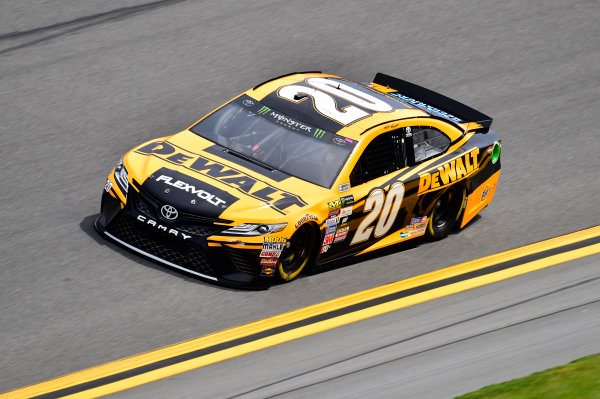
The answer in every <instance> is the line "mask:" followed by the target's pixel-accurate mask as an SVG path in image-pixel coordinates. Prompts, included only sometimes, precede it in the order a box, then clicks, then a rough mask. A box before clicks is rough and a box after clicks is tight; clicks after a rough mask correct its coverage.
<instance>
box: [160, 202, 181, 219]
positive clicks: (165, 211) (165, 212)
mask: <svg viewBox="0 0 600 399" xmlns="http://www.w3.org/2000/svg"><path fill="white" fill-rule="evenodd" d="M160 214H161V215H162V216H163V217H164V218H165V219H167V220H175V219H177V216H179V214H178V213H177V209H175V207H174V206H171V205H163V206H162V208H160Z"/></svg>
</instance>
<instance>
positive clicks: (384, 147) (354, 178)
mask: <svg viewBox="0 0 600 399" xmlns="http://www.w3.org/2000/svg"><path fill="white" fill-rule="evenodd" d="M402 146H403V140H402V132H401V131H400V130H396V131H393V132H388V133H383V134H381V135H379V136H377V137H376V138H375V139H373V141H371V142H370V143H369V145H368V146H367V148H365V151H364V152H363V154H362V155H361V157H360V159H359V160H358V162H357V163H356V165H355V166H354V169H353V170H352V173H351V174H350V184H351V185H352V186H353V187H354V186H358V185H360V184H363V183H366V182H368V181H371V180H373V179H376V178H378V177H381V176H384V175H387V174H389V173H392V172H395V171H397V170H399V169H401V168H403V167H404V166H405V164H406V162H405V159H404V154H403V151H402Z"/></svg>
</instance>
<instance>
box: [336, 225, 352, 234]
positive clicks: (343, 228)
mask: <svg viewBox="0 0 600 399" xmlns="http://www.w3.org/2000/svg"><path fill="white" fill-rule="evenodd" d="M348 230H350V227H349V226H347V225H345V226H344V225H340V226H339V227H338V229H337V231H338V233H343V232H347V231H348Z"/></svg>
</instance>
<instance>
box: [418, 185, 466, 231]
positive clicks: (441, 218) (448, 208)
mask: <svg viewBox="0 0 600 399" xmlns="http://www.w3.org/2000/svg"><path fill="white" fill-rule="evenodd" d="M465 196H466V191H465V189H464V187H460V186H458V187H457V186H453V187H450V188H448V189H447V190H446V191H444V193H443V194H442V195H441V196H440V197H439V198H438V200H437V201H436V203H435V205H434V207H433V210H432V211H431V216H430V218H429V223H428V224H427V236H428V237H429V238H430V239H432V240H441V239H442V238H445V237H446V236H447V235H448V234H449V233H450V231H451V230H452V229H453V228H454V226H456V223H457V222H458V219H459V218H460V214H461V211H462V208H463V203H464V201H465Z"/></svg>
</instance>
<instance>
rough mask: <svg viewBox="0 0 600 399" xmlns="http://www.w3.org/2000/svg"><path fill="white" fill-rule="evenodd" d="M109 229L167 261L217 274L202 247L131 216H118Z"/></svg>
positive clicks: (198, 270)
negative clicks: (136, 220) (152, 228)
mask: <svg viewBox="0 0 600 399" xmlns="http://www.w3.org/2000/svg"><path fill="white" fill-rule="evenodd" d="M107 231H108V232H109V233H110V234H112V235H113V236H115V237H117V238H118V239H120V240H122V241H124V242H126V243H128V244H130V245H132V246H134V247H135V248H138V249H140V250H142V251H144V252H147V253H149V254H151V255H154V256H156V257H158V258H160V259H164V260H166V261H167V262H171V263H174V264H176V265H178V266H181V267H184V268H186V269H189V270H192V271H195V272H197V273H202V274H205V275H207V276H216V272H215V270H214V269H213V267H212V266H211V264H210V263H209V261H208V258H207V257H206V253H205V252H204V250H203V249H202V248H200V247H198V246H197V245H193V244H187V243H184V242H181V240H179V239H177V238H175V237H169V235H168V234H163V233H161V232H160V231H149V230H148V227H147V226H144V225H143V224H140V223H137V222H135V221H133V220H131V218H130V217H127V216H121V217H118V218H117V219H116V220H114V221H113V222H112V223H111V224H110V225H109V226H108V228H107ZM175 240H177V241H175Z"/></svg>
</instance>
